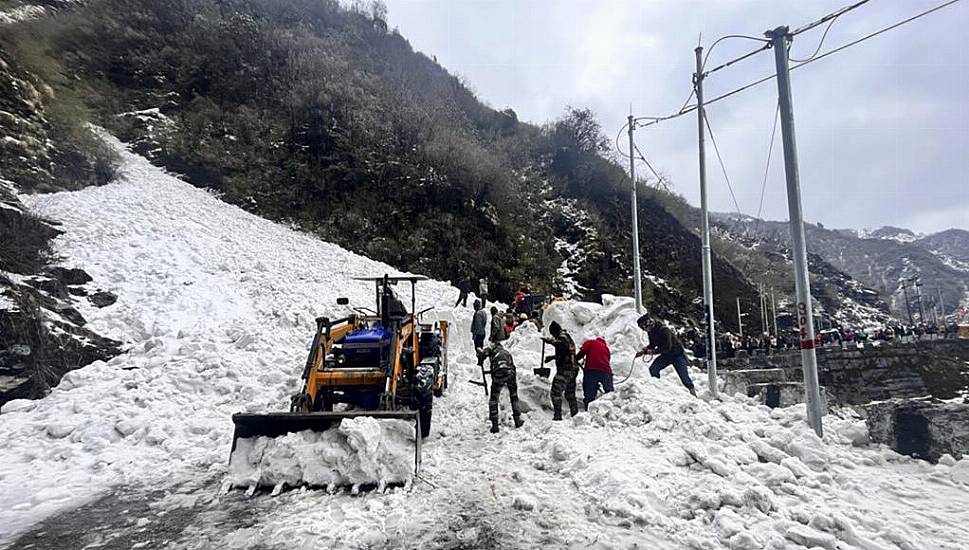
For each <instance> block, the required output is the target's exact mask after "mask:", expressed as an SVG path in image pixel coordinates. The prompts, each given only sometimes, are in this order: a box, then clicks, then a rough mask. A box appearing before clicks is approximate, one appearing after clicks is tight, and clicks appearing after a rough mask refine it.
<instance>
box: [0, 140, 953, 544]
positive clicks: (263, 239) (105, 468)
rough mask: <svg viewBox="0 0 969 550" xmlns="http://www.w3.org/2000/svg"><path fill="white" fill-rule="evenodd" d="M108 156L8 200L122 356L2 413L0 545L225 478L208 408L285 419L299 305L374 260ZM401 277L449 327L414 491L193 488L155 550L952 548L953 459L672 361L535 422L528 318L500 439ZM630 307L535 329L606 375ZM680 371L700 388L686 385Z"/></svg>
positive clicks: (622, 351)
mask: <svg viewBox="0 0 969 550" xmlns="http://www.w3.org/2000/svg"><path fill="white" fill-rule="evenodd" d="M124 157H125V166H124V170H125V174H126V178H125V180H124V181H122V182H120V183H117V184H113V185H109V186H106V187H102V188H94V189H86V190H83V191H80V192H76V193H60V194H55V195H48V196H43V197H28V198H26V200H25V202H27V203H28V204H29V205H30V206H32V207H33V208H34V209H35V210H38V211H39V212H41V213H43V214H45V215H46V216H49V217H51V218H53V219H57V220H60V221H62V222H63V226H64V229H65V230H66V233H65V234H64V235H63V236H61V237H59V238H58V240H57V243H56V244H57V247H58V249H59V250H61V251H63V252H64V253H65V255H66V256H67V257H70V258H72V259H73V260H74V261H76V262H77V263H78V265H79V267H83V268H84V269H86V270H87V271H88V272H89V273H91V275H92V276H94V279H95V282H96V284H99V285H101V286H103V287H108V288H109V290H112V291H113V292H115V293H116V294H118V296H119V300H118V303H117V304H115V305H114V306H111V307H108V308H105V309H103V310H98V309H94V308H91V309H89V310H85V311H83V312H82V313H83V314H84V315H85V316H86V317H88V318H89V319H90V322H91V324H92V326H93V327H94V328H96V329H97V330H98V331H99V332H101V333H103V334H105V335H106V336H110V337H114V338H118V339H120V340H123V341H125V342H127V343H128V345H129V346H130V352H129V353H127V354H126V355H123V356H121V357H118V358H116V359H114V360H112V361H111V362H109V363H107V364H105V363H96V364H93V365H91V366H89V367H86V368H84V369H81V370H78V371H75V372H73V373H71V374H70V375H69V376H68V377H67V378H66V379H65V381H64V382H63V383H62V384H61V386H60V387H58V388H57V389H55V390H54V392H53V393H51V395H49V396H48V397H47V398H45V399H43V400H40V401H34V402H14V403H11V404H10V405H8V406H7V407H5V408H4V409H3V411H2V414H0V441H3V442H4V445H3V446H2V448H0V544H2V543H3V542H5V541H6V540H8V539H9V538H10V537H11V535H12V534H13V533H14V532H16V531H18V530H21V529H23V528H24V527H25V526H27V525H29V524H30V523H31V522H34V521H36V520H38V519H39V518H42V517H44V516H46V515H49V514H51V513H53V512H55V511H57V510H60V509H65V508H69V507H72V506H74V505H76V504H77V503H78V502H80V501H83V499H85V498H90V497H93V496H94V495H95V494H97V493H98V492H99V491H104V490H106V489H108V488H110V487H112V486H117V485H135V484H138V483H146V484H149V485H150V486H153V487H162V488H165V487H167V486H168V485H167V484H170V483H173V482H176V481H178V480H195V481H205V480H207V479H210V478H216V479H222V478H224V476H225V475H226V459H227V456H228V449H229V444H230V438H231V431H232V425H231V421H230V416H231V414H232V413H233V412H237V411H241V410H246V411H253V412H255V411H269V410H280V409H283V408H285V406H286V404H287V403H288V398H289V395H290V394H292V393H293V392H294V391H295V389H296V388H297V387H298V375H299V372H300V370H301V366H302V363H303V361H304V359H305V353H306V347H307V345H308V342H309V337H310V335H311V333H312V331H313V318H314V317H315V316H317V315H323V314H325V315H331V316H338V315H341V314H342V313H343V312H344V311H343V310H342V309H341V308H339V307H338V306H336V305H335V298H336V297H337V296H349V297H350V299H351V302H352V303H356V304H368V303H369V301H370V300H371V299H372V298H371V290H370V288H369V287H368V286H366V285H364V284H363V283H357V282H354V281H351V280H350V277H352V276H365V275H373V274H375V273H376V274H381V273H383V272H384V271H389V268H388V267H386V266H384V265H381V264H378V263H376V262H373V261H370V260H367V259H365V258H361V257H359V256H356V255H353V254H350V253H349V252H347V251H345V250H343V249H341V248H339V247H336V246H332V245H328V244H326V243H322V242H320V241H318V240H316V239H313V238H311V237H309V236H306V235H303V234H300V233H297V232H294V231H291V230H289V229H286V228H283V227H282V226H278V225H274V224H272V223H270V222H267V221H264V220H261V219H259V218H256V217H254V216H252V215H249V214H247V213H245V212H243V211H241V210H239V209H236V208H234V207H231V206H228V205H226V204H223V203H221V202H219V201H218V200H216V199H215V198H214V197H212V196H211V195H209V194H207V193H205V192H204V191H201V190H198V189H195V188H193V187H191V186H189V185H187V184H185V183H183V182H181V181H179V180H177V179H175V178H173V177H170V176H168V175H165V174H164V173H163V172H162V171H160V170H159V169H157V168H155V167H152V166H150V165H149V164H148V163H147V162H146V161H144V160H143V159H141V158H139V157H137V156H134V155H130V154H125V155H124ZM418 290H419V297H418V305H419V307H426V306H430V305H438V306H439V307H438V310H437V311H436V312H435V313H434V315H437V316H439V317H443V318H446V319H449V320H451V321H452V322H454V323H455V327H454V330H455V332H454V333H453V335H454V336H453V337H452V339H451V347H450V351H449V356H450V359H451V368H452V370H451V377H452V378H451V386H450V388H449V390H448V392H447V394H446V395H445V397H444V398H442V399H437V400H435V405H434V417H433V424H432V433H431V436H430V438H428V440H427V442H426V444H425V447H424V464H423V476H422V478H421V479H420V480H419V482H417V483H415V484H414V486H413V487H412V488H411V489H410V490H403V489H393V490H390V491H387V492H386V493H371V494H367V495H365V496H361V497H351V496H349V495H346V494H337V495H330V494H327V493H326V492H324V491H292V492H288V493H283V494H282V495H280V496H278V497H275V498H273V499H272V501H271V503H270V504H269V505H265V506H262V507H261V511H260V513H258V514H257V515H255V516H254V517H252V518H251V521H250V522H249V523H246V524H245V525H235V526H232V527H231V528H227V527H225V526H224V524H225V519H226V512H224V508H220V506H229V505H231V502H230V501H225V502H220V501H219V500H218V499H217V497H215V496H214V493H215V489H217V486H218V484H216V486H215V488H212V487H211V486H208V489H207V491H208V492H209V493H212V494H207V495H199V496H195V497H193V498H192V499H191V500H193V501H200V500H203V501H204V500H205V499H208V502H210V503H211V504H210V505H209V508H208V509H203V510H200V511H199V512H198V513H195V514H194V515H195V516H196V519H195V520H194V521H195V523H193V524H192V525H191V526H189V528H187V529H186V530H185V533H186V535H185V537H186V538H185V539H184V540H182V541H180V542H178V543H177V544H174V543H173V544H171V545H169V546H172V547H190V548H211V547H220V546H229V547H248V546H253V545H259V546H262V547H277V546H282V545H285V546H287V547H291V546H294V545H297V546H313V547H324V548H326V547H329V548H371V547H385V546H386V547H405V548H417V547H429V548H433V547H441V546H445V547H467V548H479V547H480V548H485V547H487V548H495V547H503V548H533V547H552V548H559V547H566V546H570V547H588V548H615V547H632V546H634V545H638V546H639V547H649V548H700V549H717V548H730V549H758V548H770V549H782V548H826V549H829V550H835V549H839V550H847V549H856V548H857V549H866V550H867V549H906V550H908V549H913V550H914V549H923V548H951V549H956V548H963V547H964V546H965V541H967V540H969V527H967V526H969V521H967V519H969V512H967V510H969V459H963V460H961V461H958V462H956V461H954V460H943V461H941V462H940V464H939V465H930V464H927V463H922V462H917V461H913V460H911V459H908V458H905V457H901V456H899V455H897V454H895V453H893V452H891V451H889V450H887V449H885V448H884V447H880V446H873V445H869V444H868V442H867V433H866V431H865V428H864V423H863V422H861V421H859V420H857V419H853V418H850V417H844V418H839V417H837V416H835V415H831V416H828V417H826V418H825V428H826V434H825V437H824V439H823V440H821V439H818V438H817V437H816V436H814V434H813V432H811V431H810V430H808V429H807V428H806V426H805V424H804V420H803V415H804V411H803V407H794V408H791V409H786V410H773V411H772V410H770V409H767V408H765V407H762V406H758V405H756V404H754V403H753V402H752V401H750V400H748V399H747V398H746V397H732V396H724V397H723V400H722V401H721V402H709V401H706V400H704V399H694V398H692V397H691V396H690V395H689V394H688V393H687V392H686V391H685V390H684V389H683V388H682V386H680V385H679V381H678V379H677V377H676V376H675V374H674V373H673V372H671V369H669V370H668V371H667V372H664V375H663V378H662V379H661V380H653V379H650V378H648V376H647V374H646V366H645V365H644V364H643V363H637V364H636V365H635V367H634V370H633V372H632V376H631V377H630V379H629V380H628V381H627V382H625V383H623V384H621V385H619V386H618V387H617V391H616V392H615V393H613V394H611V395H608V396H605V397H603V398H601V399H600V400H598V401H597V402H595V403H594V404H593V406H592V407H591V410H590V411H589V412H588V413H581V414H580V415H578V416H576V417H575V418H573V419H571V420H567V421H564V422H552V421H551V418H550V417H551V414H550V413H549V411H548V408H549V404H548V398H547V392H548V387H549V382H548V380H545V379H541V378H537V377H536V376H534V375H533V374H532V368H534V367H537V366H539V361H540V357H541V350H542V345H541V340H540V338H539V334H538V332H537V331H536V330H534V328H532V327H525V328H523V329H520V330H519V331H516V332H515V333H514V334H513V335H512V338H511V339H510V340H509V342H508V347H509V349H511V351H512V353H513V354H514V356H515V359H516V362H517V364H518V379H519V393H520V395H521V397H522V401H523V408H524V409H525V410H526V411H527V412H526V414H525V419H526V424H525V426H524V427H523V428H521V429H518V430H515V429H513V428H511V427H510V421H509V418H508V414H509V413H508V410H507V409H508V407H507V397H506V396H502V399H501V404H502V430H501V432H500V433H499V434H497V435H495V434H490V433H488V431H487V429H488V423H487V421H486V420H485V419H486V415H487V412H486V411H487V400H486V397H485V395H484V393H483V391H482V390H481V388H480V387H478V386H474V385H471V384H468V383H467V380H468V379H472V378H474V379H477V378H480V374H479V371H478V370H477V367H476V366H475V364H474V359H473V355H472V353H471V350H470V348H469V344H468V338H467V336H466V335H467V327H468V324H469V319H470V311H469V310H468V309H466V308H457V309H451V308H449V307H448V303H449V302H450V303H453V299H454V297H455V295H456V291H455V290H454V289H453V288H451V287H449V286H448V285H446V284H444V283H438V282H428V283H426V284H424V285H423V286H420V287H418ZM635 317H636V313H635V311H634V310H633V307H632V303H631V300H628V299H606V303H605V304H604V305H597V304H585V303H556V304H553V305H552V307H551V308H550V309H549V310H548V311H547V312H546V323H548V322H549V321H551V320H553V319H556V320H559V322H561V323H562V324H563V326H565V328H566V329H568V330H570V331H571V332H572V334H573V335H574V336H575V339H576V341H577V342H581V341H582V340H583V339H584V338H586V337H590V336H597V335H601V336H604V337H605V338H606V339H607V341H608V342H609V344H610V346H611V348H612V351H613V365H614V368H615V370H616V374H617V381H618V380H622V379H623V378H625V376H626V374H627V373H628V369H629V365H630V364H631V359H632V353H633V352H634V350H635V349H637V348H638V347H640V346H641V345H642V344H643V343H644V342H643V336H642V334H641V333H640V332H639V331H638V329H636V328H635V327H634V322H633V321H634V319H635ZM547 351H548V350H547ZM693 377H694V380H695V381H696V382H697V385H698V389H699V390H700V393H701V396H704V395H706V392H705V379H706V377H705V376H704V375H702V374H701V373H699V372H694V373H693ZM200 485H204V484H200ZM256 498H261V499H270V498H271V497H268V496H262V497H256ZM182 500H187V499H182ZM260 504H264V501H253V503H252V506H251V507H253V508H255V507H257V506H260ZM248 507H249V506H248V505H247V508H248ZM229 515H231V513H229ZM133 519H134V518H133ZM138 521H139V522H141V521H144V522H145V523H146V527H145V528H150V518H141V519H139V520H138Z"/></svg>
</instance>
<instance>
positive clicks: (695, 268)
mask: <svg viewBox="0 0 969 550" xmlns="http://www.w3.org/2000/svg"><path fill="white" fill-rule="evenodd" d="M17 28H18V30H17V33H16V36H14V34H12V33H7V34H6V35H5V36H4V37H3V39H5V40H6V41H8V42H11V43H16V45H17V47H18V48H19V50H20V51H23V52H25V53H24V54H22V55H21V56H20V57H21V58H22V59H25V60H30V61H32V63H33V64H35V65H37V66H38V67H53V70H52V72H53V73H54V75H55V77H57V78H61V79H64V80H66V81H68V82H70V83H71V86H72V88H73V89H75V90H77V91H78V92H79V95H80V96H82V97H83V98H84V104H85V106H86V107H88V108H90V109H91V110H92V111H93V115H92V116H91V119H92V120H93V121H95V122H97V123H98V124H100V125H102V126H104V127H106V128H108V129H110V130H111V131H113V132H114V133H116V134H117V135H118V136H119V137H121V138H122V139H123V140H125V141H127V142H130V143H132V144H133V145H134V147H135V148H136V150H138V151H139V152H141V153H143V154H145V155H146V156H148V157H149V158H151V159H152V160H153V162H156V163H157V164H159V165H162V166H165V167H166V168H168V169H169V170H171V171H173V172H175V173H178V174H181V175H183V176H184V177H185V178H186V179H187V180H188V181H190V182H192V183H193V184H195V185H198V186H201V187H205V188H209V189H212V190H213V191H214V192H216V193H218V194H219V196H220V197H221V198H223V200H226V201H227V202H230V203H232V204H236V205H239V206H241V207H243V208H245V209H246V210H249V211H251V212H255V213H258V214H260V215H262V216H264V217H267V218H269V219H273V220H278V221H281V222H285V223H289V224H292V225H294V226H296V227H300V228H301V229H303V230H306V231H309V232H311V233H314V234H316V235H320V236H322V237H324V238H326V239H328V240H330V241H332V242H336V243H339V244H340V245H342V246H346V247H347V248H349V249H351V250H353V251H355V252H358V253H361V254H366V255H367V256H369V257H372V258H375V259H378V260H381V261H385V262H387V263H390V264H392V265H394V266H396V267H398V268H401V269H406V270H411V271H417V272H421V273H428V274H431V275H434V276H436V277H438V278H441V279H448V280H451V281H453V282H460V281H462V280H465V279H471V280H474V281H476V280H477V279H478V278H479V277H487V278H488V279H489V280H490V281H491V289H492V293H493V294H494V295H495V296H496V297H497V298H499V299H506V300H507V299H509V298H510V297H511V295H512V294H513V292H514V291H515V290H516V289H517V288H518V287H519V286H520V285H521V284H523V283H524V284H527V285H529V286H531V287H532V288H533V289H535V290H548V291H557V292H566V291H568V292H570V293H574V294H575V295H577V296H583V297H585V298H589V299H597V298H598V297H599V296H600V295H601V294H603V293H615V294H627V295H628V294H629V293H631V289H632V281H631V269H630V267H629V265H630V262H631V239H630V235H629V230H628V228H629V199H628V192H627V190H628V186H629V180H628V177H627V176H626V175H625V173H624V172H623V169H622V168H621V167H620V166H619V165H618V164H617V163H616V162H614V161H613V160H611V159H610V158H609V153H608V148H609V145H608V140H607V139H606V137H605V135H604V133H603V132H602V129H601V127H600V126H599V123H598V122H597V120H596V119H595V116H594V114H593V113H591V112H589V111H588V110H584V109H579V108H569V109H566V110H565V111H564V112H563V115H562V117H561V118H560V119H558V120H555V121H551V122H549V123H548V124H546V125H544V126H541V127H537V126H534V125H531V124H526V123H523V122H521V121H519V120H518V118H517V115H516V114H515V112H514V110H512V109H510V108H502V109H495V108H492V107H490V106H487V105H485V104H483V103H482V102H481V101H479V100H478V99H477V98H476V97H475V95H474V93H473V92H472V91H471V89H470V88H469V87H468V85H466V84H465V83H464V82H463V81H462V80H461V79H460V78H458V77H455V76H453V75H451V74H449V73H448V72H447V71H446V70H445V69H444V68H442V67H441V66H440V65H438V64H437V63H436V62H435V61H433V60H432V59H429V58H428V57H426V56H424V55H423V54H420V53H416V52H414V51H413V49H412V48H411V46H410V45H409V44H408V42H407V41H406V39H404V38H403V37H402V36H400V35H399V34H397V32H396V31H393V30H388V28H387V23H386V20H385V15H384V14H383V13H380V12H379V10H378V11H375V12H364V11H363V10H361V9H359V8H356V9H344V8H342V7H341V6H340V5H339V4H338V3H337V2H335V1H329V0H325V1H319V0H293V1H288V2H277V1H269V0H238V1H234V2H220V1H216V0H187V1H183V0H154V1H148V0H101V1H97V2H90V3H86V4H84V5H81V6H78V7H76V8H74V9H71V10H62V11H60V12H57V13H56V14H55V15H52V16H48V17H44V18H41V19H37V20H33V21H29V22H25V23H20V24H18V25H17ZM0 41H2V40H0ZM11 47H12V46H11ZM52 78H53V77H52ZM15 160H16V159H15ZM661 195H663V193H661V192H659V191H655V190H652V189H644V190H643V196H642V200H641V201H640V212H639V217H640V220H641V226H640V230H641V235H640V241H641V242H642V243H643V256H642V258H643V266H642V267H643V270H644V272H645V274H646V276H645V278H644V287H645V291H644V292H645V301H646V302H647V305H648V306H649V307H650V308H651V309H652V310H654V311H655V312H656V313H657V314H658V315H660V316H663V317H665V318H668V319H670V320H673V321H675V322H677V323H679V324H684V325H695V324H696V323H698V322H699V321H700V319H702V312H701V308H699V307H698V306H697V305H696V304H695V303H694V302H695V299H696V297H698V296H699V295H700V294H701V292H700V270H699V262H698V261H697V259H698V258H699V239H698V238H697V237H696V235H695V234H694V233H693V232H691V231H690V230H688V229H687V228H685V227H683V225H682V224H681V223H680V222H679V221H678V220H677V218H675V217H673V216H672V215H670V213H669V211H668V209H667V207H666V204H667V202H668V199H667V198H665V197H662V196H661ZM714 269H715V276H716V277H717V279H718V284H719V285H720V286H721V287H722V290H721V291H720V292H718V295H717V300H718V303H720V305H721V306H722V307H719V308H718V311H724V312H726V311H728V309H727V307H728V305H729V304H731V303H733V301H734V300H735V299H736V298H737V297H738V296H739V297H741V298H742V299H743V300H745V301H750V302H753V301H755V300H756V298H755V291H754V288H753V287H752V286H751V285H750V284H749V283H748V282H747V281H746V279H745V278H744V276H743V274H741V273H740V272H739V271H737V269H736V268H735V267H733V266H732V265H730V264H729V263H728V262H725V261H723V260H722V259H721V258H715V261H714ZM757 315H758V320H759V313H758V314H757ZM720 321H721V323H722V325H723V326H724V327H726V328H730V327H731V326H734V325H735V320H734V316H732V315H728V314H724V315H723V317H722V318H721V319H720ZM735 328H736V327H735V326H734V329H735Z"/></svg>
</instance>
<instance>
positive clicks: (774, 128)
mask: <svg viewBox="0 0 969 550" xmlns="http://www.w3.org/2000/svg"><path fill="white" fill-rule="evenodd" d="M780 114H781V104H780V102H778V103H777V108H776V109H774V125H773V126H771V131H770V145H768V146H767V166H765V167H764V182H763V183H762V184H761V186H760V204H759V205H758V206H757V222H756V225H755V226H754V233H755V234H756V233H757V232H758V231H759V230H760V215H761V213H762V212H763V211H764V194H765V193H766V192H767V175H768V174H769V173H770V159H771V154H772V153H773V152H774V136H776V135H777V119H778V117H779V116H780Z"/></svg>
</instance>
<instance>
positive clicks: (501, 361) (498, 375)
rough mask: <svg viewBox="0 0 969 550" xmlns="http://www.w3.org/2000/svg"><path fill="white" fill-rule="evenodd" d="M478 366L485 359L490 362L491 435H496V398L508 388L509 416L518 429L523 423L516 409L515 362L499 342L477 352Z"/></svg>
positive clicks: (489, 410) (516, 380)
mask: <svg viewBox="0 0 969 550" xmlns="http://www.w3.org/2000/svg"><path fill="white" fill-rule="evenodd" d="M477 352H478V364H479V365H481V364H483V363H484V361H485V359H487V360H489V361H490V362H491V393H490V395H489V396H488V417H489V418H490V419H491V433H493V434H496V433H498V396H499V395H501V389H502V388H508V397H509V398H510V399H511V415H512V417H513V418H514V419H515V427H516V428H520V427H521V426H522V424H524V423H525V421H524V420H522V413H521V410H520V409H519V408H518V378H517V374H516V372H515V361H514V359H512V357H511V353H508V350H506V349H505V348H504V347H503V346H502V345H501V342H494V343H492V344H491V345H490V346H488V347H486V348H484V349H479V350H477Z"/></svg>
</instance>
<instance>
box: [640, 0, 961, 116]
mask: <svg viewBox="0 0 969 550" xmlns="http://www.w3.org/2000/svg"><path fill="white" fill-rule="evenodd" d="M960 1H961V0H948V1H947V2H943V3H942V4H939V5H937V6H935V7H932V8H929V9H927V10H924V11H921V12H919V13H917V14H915V15H913V16H911V17H909V18H907V19H903V20H901V21H899V22H897V23H894V24H892V25H889V26H888V27H884V28H882V29H879V30H877V31H874V32H871V33H869V34H866V35H864V36H862V37H860V38H858V39H856V40H852V41H851V42H848V43H846V44H843V45H841V46H838V47H837V48H834V49H831V50H828V51H826V52H824V53H822V54H820V55H817V56H815V57H813V58H811V59H809V60H807V61H803V62H799V63H797V64H796V65H794V66H792V67H791V69H790V70H792V71H793V70H795V69H799V68H801V67H804V66H805V65H809V64H811V63H814V62H815V61H820V60H821V59H824V58H825V57H828V56H830V55H832V54H835V53H838V52H840V51H842V50H845V49H848V48H850V47H853V46H855V45H857V44H860V43H862V42H865V41H866V40H869V39H871V38H874V37H876V36H878V35H880V34H882V33H885V32H888V31H890V30H892V29H896V28H898V27H901V26H902V25H905V24H908V23H910V22H912V21H915V20H916V19H920V18H922V17H924V16H926V15H929V14H931V13H934V12H936V11H939V10H941V9H942V8H946V7H948V6H951V5H952V4H955V3H957V2H960ZM858 5H861V4H860V3H859V4H858ZM814 26H817V25H814ZM809 28H813V27H807V28H803V29H799V30H798V31H795V33H798V34H799V33H801V32H804V31H805V30H808V29H809ZM792 36H793V33H792ZM776 77H777V74H776V73H775V74H771V75H768V76H765V77H763V78H761V79H759V80H755V81H753V82H750V83H748V84H745V85H744V86H741V87H739V88H736V89H734V90H731V91H729V92H726V93H724V94H721V95H719V96H717V97H715V98H713V99H711V100H709V101H705V102H704V107H706V106H708V105H712V104H714V103H717V102H719V101H723V100H724V99H727V98H728V97H730V96H733V95H735V94H738V93H740V92H743V91H745V90H749V89H750V88H753V87H754V86H757V85H760V84H763V83H764V82H767V81H768V80H772V79H774V78H776ZM696 110H697V106H696V105H695V104H694V105H691V106H689V107H686V108H684V109H681V110H679V111H677V112H675V113H671V114H669V115H666V116H659V117H640V118H639V119H637V120H644V121H646V122H643V123H642V124H641V126H640V127H647V126H653V125H655V124H659V123H661V122H666V121H667V120H672V119H674V118H679V117H681V116H683V115H687V114H690V113H692V112H693V111H696Z"/></svg>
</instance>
